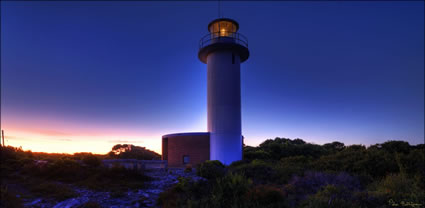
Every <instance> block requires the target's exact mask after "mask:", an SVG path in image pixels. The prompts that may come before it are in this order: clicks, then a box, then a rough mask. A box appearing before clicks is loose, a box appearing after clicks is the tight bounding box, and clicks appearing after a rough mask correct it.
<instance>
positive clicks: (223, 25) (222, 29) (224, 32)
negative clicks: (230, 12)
mask: <svg viewBox="0 0 425 208" xmlns="http://www.w3.org/2000/svg"><path fill="white" fill-rule="evenodd" d="M238 29H239V24H238V23H237V22H236V21H234V20H232V19H227V18H220V19H216V20H214V21H212V22H211V23H210V24H208V30H209V31H210V33H211V35H212V36H213V38H215V37H233V36H234V34H235V33H236V31H238Z"/></svg>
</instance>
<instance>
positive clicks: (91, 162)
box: [81, 154, 102, 167]
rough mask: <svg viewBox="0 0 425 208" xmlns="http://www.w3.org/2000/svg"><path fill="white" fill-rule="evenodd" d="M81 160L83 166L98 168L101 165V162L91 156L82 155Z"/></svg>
mask: <svg viewBox="0 0 425 208" xmlns="http://www.w3.org/2000/svg"><path fill="white" fill-rule="evenodd" d="M81 160H82V161H83V163H84V164H86V165H87V166H89V167H99V166H100V164H102V161H101V160H100V159H99V158H98V157H96V156H95V155H92V154H87V155H84V156H83V158H82V159H81Z"/></svg>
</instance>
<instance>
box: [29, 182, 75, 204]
mask: <svg viewBox="0 0 425 208" xmlns="http://www.w3.org/2000/svg"><path fill="white" fill-rule="evenodd" d="M31 192H33V193H34V194H36V196H38V197H46V198H53V199H55V200H57V201H62V200H65V199H68V198H73V197H77V196H78V194H77V193H76V192H75V191H74V190H73V189H71V188H69V187H68V186H66V185H62V184H58V183H42V184H39V185H36V186H33V187H31Z"/></svg>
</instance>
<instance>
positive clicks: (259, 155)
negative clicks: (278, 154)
mask: <svg viewBox="0 0 425 208" xmlns="http://www.w3.org/2000/svg"><path fill="white" fill-rule="evenodd" d="M243 156H244V159H245V160H255V159H259V160H269V159H271V156H270V154H269V153H268V152H266V151H264V150H255V151H249V152H245V153H244V155H243Z"/></svg>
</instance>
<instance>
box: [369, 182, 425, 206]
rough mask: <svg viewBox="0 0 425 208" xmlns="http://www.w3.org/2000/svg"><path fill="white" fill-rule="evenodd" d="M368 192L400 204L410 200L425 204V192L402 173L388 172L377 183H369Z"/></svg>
mask: <svg viewBox="0 0 425 208" xmlns="http://www.w3.org/2000/svg"><path fill="white" fill-rule="evenodd" d="M369 189H370V192H371V193H372V194H373V195H374V196H376V197H378V198H383V199H384V200H385V201H389V200H392V201H393V202H395V203H398V204H400V203H401V202H402V201H403V202H410V203H414V204H422V205H424V204H425V193H424V191H423V190H421V189H420V188H419V187H418V186H416V185H415V182H414V180H413V179H411V178H408V177H406V176H404V175H403V174H390V175H388V176H387V177H385V178H384V179H382V180H381V181H380V182H378V183H374V184H371V185H370V187H369Z"/></svg>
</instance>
